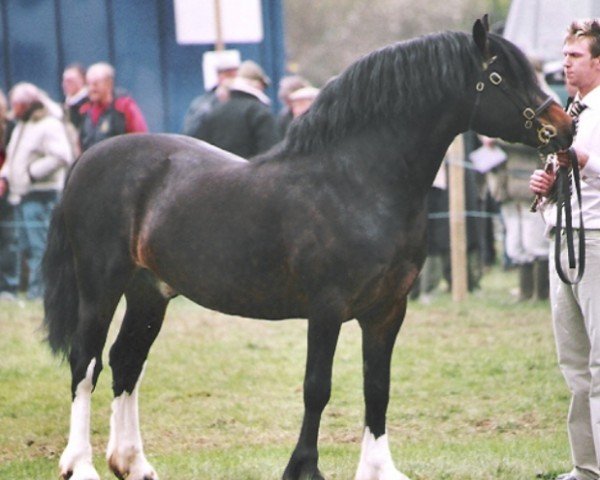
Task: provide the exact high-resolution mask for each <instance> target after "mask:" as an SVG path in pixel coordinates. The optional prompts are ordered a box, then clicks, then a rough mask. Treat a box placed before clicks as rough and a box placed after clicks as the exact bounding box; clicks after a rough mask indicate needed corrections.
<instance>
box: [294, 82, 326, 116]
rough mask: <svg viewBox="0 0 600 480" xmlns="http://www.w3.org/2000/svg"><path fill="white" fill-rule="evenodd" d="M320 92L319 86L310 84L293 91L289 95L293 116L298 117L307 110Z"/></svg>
mask: <svg viewBox="0 0 600 480" xmlns="http://www.w3.org/2000/svg"><path fill="white" fill-rule="evenodd" d="M319 92H320V90H319V89H318V88H315V87H310V86H308V87H303V88H300V89H298V90H296V91H295V92H292V93H291V94H290V97H289V100H290V109H291V111H292V116H293V117H294V118H298V117H299V116H300V115H302V114H303V113H304V112H306V111H307V110H308V109H309V108H310V106H311V105H312V103H313V102H314V101H315V98H317V96H318V95H319Z"/></svg>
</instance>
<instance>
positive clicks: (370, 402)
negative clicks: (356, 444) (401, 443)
mask: <svg viewBox="0 0 600 480" xmlns="http://www.w3.org/2000/svg"><path fill="white" fill-rule="evenodd" d="M381 313H382V312H378V314H376V315H372V316H370V317H365V318H360V319H359V323H360V326H361V328H362V332H363V347H362V348H363V369H364V372H363V373H364V395H365V431H364V437H363V441H362V447H361V455H360V463H359V465H358V470H357V472H356V480H408V479H407V477H406V476H404V475H403V474H402V473H400V472H399V471H398V470H397V469H396V467H395V466H394V462H393V460H392V456H391V454H390V449H389V446H388V439H387V434H386V427H385V422H386V412H387V407H388V402H389V396H390V365H391V359H392V352H393V349H394V343H395V341H396V337H397V335H398V332H399V330H400V326H401V325H402V321H403V319H404V314H405V313H406V297H405V298H404V299H403V301H402V302H401V303H400V304H399V305H395V306H394V307H393V308H392V309H391V311H389V312H388V313H386V314H381Z"/></svg>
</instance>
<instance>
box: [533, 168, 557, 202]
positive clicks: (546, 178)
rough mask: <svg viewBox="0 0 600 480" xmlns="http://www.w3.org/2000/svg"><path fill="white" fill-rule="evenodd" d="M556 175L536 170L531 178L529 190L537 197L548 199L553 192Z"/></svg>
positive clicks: (551, 172)
mask: <svg viewBox="0 0 600 480" xmlns="http://www.w3.org/2000/svg"><path fill="white" fill-rule="evenodd" d="M555 179H556V175H555V174H554V172H553V171H549V172H547V171H545V170H541V169H539V170H535V171H534V172H533V173H532V174H531V177H529V188H530V190H531V191H532V192H533V193H535V194H536V195H541V196H542V197H547V196H548V195H549V194H550V191H551V190H552V186H553V185H554V181H555Z"/></svg>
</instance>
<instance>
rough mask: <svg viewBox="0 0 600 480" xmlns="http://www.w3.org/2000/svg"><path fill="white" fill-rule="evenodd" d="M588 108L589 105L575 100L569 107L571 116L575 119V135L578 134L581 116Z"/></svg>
mask: <svg viewBox="0 0 600 480" xmlns="http://www.w3.org/2000/svg"><path fill="white" fill-rule="evenodd" d="M586 108H587V105H586V104H584V103H582V102H580V101H579V100H574V101H573V102H572V103H571V105H569V111H568V113H569V115H571V117H572V118H573V130H574V132H575V134H577V127H578V125H579V115H581V112H583V111H584V110H585V109H586Z"/></svg>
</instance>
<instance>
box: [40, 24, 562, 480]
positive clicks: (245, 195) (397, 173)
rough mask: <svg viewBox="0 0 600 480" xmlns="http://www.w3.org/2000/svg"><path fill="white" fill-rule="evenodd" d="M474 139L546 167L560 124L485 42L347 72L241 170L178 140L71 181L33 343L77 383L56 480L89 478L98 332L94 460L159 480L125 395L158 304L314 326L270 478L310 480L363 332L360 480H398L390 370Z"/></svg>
mask: <svg viewBox="0 0 600 480" xmlns="http://www.w3.org/2000/svg"><path fill="white" fill-rule="evenodd" d="M469 128H471V129H474V130H476V131H477V132H480V133H482V134H485V135H489V136H494V137H502V138H504V139H506V140H508V141H511V142H523V143H526V144H528V145H532V146H536V147H540V148H542V149H543V150H544V151H553V150H558V149H564V148H566V147H567V146H569V145H570V143H571V140H572V136H571V121H570V119H569V117H568V116H567V115H566V114H565V113H563V111H562V109H561V108H560V106H559V105H557V104H555V103H554V102H552V101H551V100H549V99H548V98H547V96H546V95H545V94H544V93H543V92H542V90H541V89H540V88H539V86H538V83H537V82H536V79H535V75H534V72H533V70H532V69H531V67H530V65H529V64H528V62H527V60H526V58H525V57H524V56H523V54H522V53H521V52H520V51H519V50H518V49H517V48H516V47H515V46H514V45H512V44H511V43H509V42H508V41H506V40H504V39H502V38H499V37H497V36H494V35H489V34H488V32H487V28H486V22H485V21H480V20H478V21H477V22H476V23H475V25H474V27H473V35H467V34H465V33H460V32H450V33H441V34H436V35H431V36H426V37H423V38H419V39H415V40H412V41H408V42H402V43H397V44H394V45H391V46H388V47H386V48H383V49H381V50H378V51H375V52H373V53H371V54H369V55H367V56H365V57H364V58H362V59H360V60H358V61H357V62H356V63H355V64H354V65H352V66H351V67H349V68H348V69H347V70H346V71H345V72H343V73H342V74H341V75H340V76H339V77H337V78H336V79H334V80H332V81H331V82H330V83H328V84H327V86H326V87H325V88H324V89H323V90H322V92H321V94H320V96H319V97H318V98H317V100H316V102H315V103H314V104H313V106H312V107H311V109H310V110H309V112H308V113H307V114H305V115H304V116H302V117H301V118H300V119H298V120H297V121H295V123H293V124H292V126H291V129H290V131H289V134H288V136H287V138H286V139H285V140H284V141H283V142H282V144H281V145H279V146H277V147H275V149H274V150H272V151H271V152H269V153H267V154H265V155H263V156H261V157H259V158H256V159H253V161H251V162H248V161H246V160H243V159H241V158H238V157H236V156H234V155H231V154H229V153H226V152H224V151H222V150H219V149H217V148H214V147H211V146H210V145H207V144H206V143H203V142H200V141H196V140H193V139H191V138H186V137H182V136H176V135H127V136H122V137H117V138H114V139H112V140H108V141H106V142H103V143H101V144H98V145H97V146H95V147H94V148H92V149H90V150H89V151H87V152H86V153H85V154H84V155H83V156H82V157H81V158H80V159H79V160H78V161H77V163H76V164H75V165H74V167H73V169H72V171H71V172H70V177H69V180H68V181H67V185H66V187H65V191H64V196H63V198H62V201H61V203H60V205H59V206H58V208H57V209H56V211H55V214H54V217H53V220H52V226H51V231H50V236H49V244H48V249H47V252H46V256H45V260H44V273H45V279H46V285H47V292H46V296H45V302H44V303H45V324H46V326H47V329H48V339H49V342H50V345H51V347H52V349H53V350H54V351H55V352H59V351H62V352H63V353H64V354H65V355H67V356H68V358H69V361H70V366H71V373H72V387H71V388H72V395H73V398H72V399H73V403H72V412H71V430H70V435H69V441H68V445H67V447H66V449H65V451H64V453H63V454H62V457H61V460H60V474H61V476H62V477H63V478H72V479H77V480H82V479H85V480H91V479H97V478H99V477H98V474H97V473H96V471H95V469H94V467H93V465H92V448H91V443H90V438H89V436H90V424H89V415H90V400H91V394H92V391H93V389H94V386H95V384H96V381H97V379H98V375H99V374H100V371H101V369H102V350H103V347H104V344H105V341H106V337H107V332H108V329H109V324H110V322H111V319H112V317H113V314H114V312H115V308H116V306H117V304H118V302H119V299H120V298H121V296H122V295H125V298H126V301H127V309H126V313H125V317H124V319H123V323H122V326H121V329H120V332H119V334H118V337H117V339H116V341H115V343H114V345H113V346H112V348H111V350H110V365H111V367H112V370H113V379H114V380H113V391H114V401H113V412H112V417H111V432H110V440H109V443H108V449H107V459H108V462H109V465H110V468H111V469H112V471H113V472H114V473H115V475H116V476H117V477H119V478H127V479H128V480H142V479H143V480H150V479H156V478H157V474H156V473H155V471H154V469H153V468H152V467H151V465H150V464H149V463H148V462H147V460H146V458H145V456H144V453H143V448H142V441H141V436H140V433H139V425H138V415H137V391H138V388H137V387H138V385H139V382H140V378H141V374H142V371H143V367H144V363H145V361H146V358H147V355H148V352H149V350H150V347H151V345H152V343H153V342H154V340H155V338H156V336H157V335H158V333H159V330H160V328H161V325H162V322H163V318H164V316H165V311H166V308H167V305H168V303H169V300H170V299H171V298H172V297H174V296H175V295H179V294H180V295H185V296H186V297H188V298H190V299H192V300H193V301H195V302H197V303H199V304H201V305H204V306H206V307H208V308H211V309H214V310H219V311H222V312H226V313H229V314H236V315H242V316H245V317H254V318H265V319H272V320H278V319H285V318H292V317H293V318H298V317H301V318H306V319H308V353H307V361H306V376H305V379H304V405H305V411H304V420H303V422H302V428H301V430H300V435H299V439H298V443H297V445H296V448H295V450H294V451H293V454H292V456H291V458H290V460H289V463H288V465H287V468H286V469H285V472H284V474H283V478H284V479H289V480H292V479H293V480H297V479H322V478H323V476H322V474H321V473H320V472H319V469H318V465H317V463H318V450H317V438H318V434H319V424H320V420H321V414H322V412H323V409H324V408H325V405H326V404H327V402H328V400H329V396H330V389H331V370H332V362H333V357H334V352H335V349H336V343H337V339H338V334H339V332H340V327H341V325H342V324H343V323H344V322H346V321H348V320H350V319H357V321H358V322H359V324H360V327H361V329H362V334H363V343H362V350H363V356H364V399H365V431H364V439H363V443H362V451H361V458H360V462H359V466H358V471H357V474H356V478H357V479H358V480H400V479H406V477H405V476H404V475H402V474H401V473H400V472H399V471H398V470H397V469H396V468H395V466H394V463H393V461H392V458H391V455H390V451H389V447H388V440H387V435H386V410H387V405H388V399H389V385H390V359H391V356H392V350H393V348H394V342H395V340H396V335H397V334H398V331H399V329H400V326H401V324H402V321H403V318H404V314H405V311H406V297H407V293H408V291H409V290H410V288H411V285H412V284H413V281H414V279H415V277H416V276H417V274H418V272H419V269H420V267H421V265H422V263H423V260H424V256H425V252H424V246H425V241H424V239H425V225H426V209H425V202H424V200H425V195H426V193H427V191H428V189H429V187H430V185H431V183H432V181H433V178H434V175H435V173H436V171H437V170H438V167H439V165H440V163H441V161H442V158H443V156H444V153H445V152H446V149H447V148H448V146H449V145H450V143H451V142H452V140H453V139H454V137H455V136H456V135H457V134H459V133H461V132H464V131H466V130H468V129H469Z"/></svg>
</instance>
